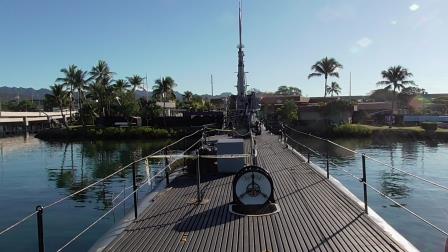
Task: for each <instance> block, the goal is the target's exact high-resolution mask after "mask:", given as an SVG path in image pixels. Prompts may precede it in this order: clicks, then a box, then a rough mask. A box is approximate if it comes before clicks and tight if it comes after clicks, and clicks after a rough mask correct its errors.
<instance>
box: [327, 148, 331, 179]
mask: <svg viewBox="0 0 448 252" xmlns="http://www.w3.org/2000/svg"><path fill="white" fill-rule="evenodd" d="M329 178H330V160H329V159H328V150H327V179H329Z"/></svg>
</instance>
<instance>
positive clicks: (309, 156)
mask: <svg viewBox="0 0 448 252" xmlns="http://www.w3.org/2000/svg"><path fill="white" fill-rule="evenodd" d="M310 158H311V153H310V150H308V160H307V161H306V162H307V163H309V162H310Z"/></svg>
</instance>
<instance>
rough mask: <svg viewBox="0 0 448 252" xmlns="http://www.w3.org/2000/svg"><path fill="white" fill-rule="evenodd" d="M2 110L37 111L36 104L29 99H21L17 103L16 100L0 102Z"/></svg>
mask: <svg viewBox="0 0 448 252" xmlns="http://www.w3.org/2000/svg"><path fill="white" fill-rule="evenodd" d="M1 108H2V110H8V111H20V112H26V111H28V112H33V111H38V109H37V105H36V104H35V103H33V102H31V101H29V100H23V101H20V102H18V103H17V101H9V102H6V103H2V106H1Z"/></svg>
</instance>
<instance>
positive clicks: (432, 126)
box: [420, 122, 438, 132]
mask: <svg viewBox="0 0 448 252" xmlns="http://www.w3.org/2000/svg"><path fill="white" fill-rule="evenodd" d="M420 127H422V129H424V130H425V131H426V132H434V131H436V130H437V127H438V125H437V123H435V122H422V123H420Z"/></svg>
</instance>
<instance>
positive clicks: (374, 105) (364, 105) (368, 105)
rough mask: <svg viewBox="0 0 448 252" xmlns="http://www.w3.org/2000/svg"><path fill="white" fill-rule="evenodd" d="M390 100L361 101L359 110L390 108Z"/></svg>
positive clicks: (358, 106)
mask: <svg viewBox="0 0 448 252" xmlns="http://www.w3.org/2000/svg"><path fill="white" fill-rule="evenodd" d="M391 107H392V104H391V103H390V102H360V103H358V105H357V108H358V110H390V109H391Z"/></svg>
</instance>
